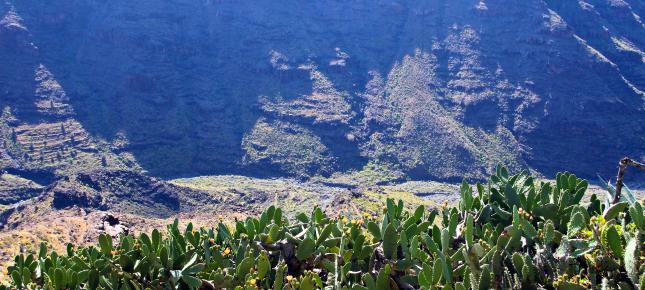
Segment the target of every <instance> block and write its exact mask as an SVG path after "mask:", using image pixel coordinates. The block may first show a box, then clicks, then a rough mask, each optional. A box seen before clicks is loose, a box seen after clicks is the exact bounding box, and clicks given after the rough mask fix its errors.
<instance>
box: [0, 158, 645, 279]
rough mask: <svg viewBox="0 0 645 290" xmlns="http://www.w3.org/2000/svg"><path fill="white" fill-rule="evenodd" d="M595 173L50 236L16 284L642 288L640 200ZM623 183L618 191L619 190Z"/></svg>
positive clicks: (523, 176)
mask: <svg viewBox="0 0 645 290" xmlns="http://www.w3.org/2000/svg"><path fill="white" fill-rule="evenodd" d="M587 185H588V184H587V182H586V181H584V180H582V179H579V178H577V177H576V176H574V175H572V174H569V173H562V174H558V176H557V179H556V182H555V183H554V184H552V183H549V182H541V181H536V180H535V179H534V178H532V177H531V176H529V175H528V173H525V172H523V173H520V174H516V175H512V176H511V175H509V173H508V172H507V170H506V169H505V168H504V167H501V166H499V167H498V168H497V171H496V174H495V175H493V176H492V177H491V178H490V180H489V182H488V183H487V184H477V185H476V186H475V187H474V188H473V187H471V186H470V185H469V184H467V183H466V182H464V183H463V184H462V186H461V190H460V191H461V200H460V202H459V204H458V205H457V206H455V207H448V206H444V207H442V208H437V209H426V208H424V207H423V206H419V207H418V208H416V210H414V211H407V210H404V205H403V202H401V201H398V202H395V201H394V200H392V199H389V200H387V203H386V206H384V208H383V213H382V215H381V216H380V217H378V218H377V217H374V216H373V215H365V216H362V217H360V218H358V219H355V220H353V221H350V220H348V218H347V217H342V216H338V217H330V216H328V215H326V214H325V213H324V212H323V211H322V210H320V209H319V208H316V209H314V210H313V211H312V212H311V213H310V214H299V215H297V216H296V218H295V219H294V220H289V219H287V218H286V217H285V215H283V213H282V211H281V210H280V209H279V208H275V207H270V208H268V209H267V210H266V211H264V212H263V213H262V214H261V215H260V216H259V217H256V218H252V217H249V218H247V219H246V220H244V221H236V222H235V224H234V225H226V224H225V223H221V222H220V223H219V224H218V225H217V226H216V227H213V228H199V229H197V228H194V227H193V226H192V225H191V224H188V225H187V227H185V228H183V229H180V227H179V225H178V222H177V221H175V222H174V223H173V224H171V225H169V226H168V228H167V231H166V233H164V234H162V233H161V232H159V231H158V230H154V231H153V232H152V233H151V234H150V235H148V234H145V233H143V234H140V235H139V236H138V237H134V236H131V235H129V236H123V237H121V238H120V240H119V241H118V243H116V242H114V243H113V241H112V239H111V238H110V237H108V236H106V235H102V236H100V238H99V241H98V246H91V247H86V248H85V247H81V248H76V247H74V246H73V245H69V246H68V249H67V253H65V254H63V255H61V254H58V253H56V252H55V251H48V249H47V247H46V246H45V245H44V244H43V245H42V246H41V248H40V251H39V253H37V254H36V253H34V254H30V255H27V256H24V255H20V256H18V257H16V258H15V264H14V265H13V266H12V267H10V269H9V272H10V274H11V278H12V280H11V281H10V283H11V284H10V285H8V286H4V287H10V288H11V289H259V288H262V289H379V290H381V289H383V290H385V289H457V290H462V289H463V290H465V289H490V288H495V289H511V288H513V289H588V288H598V289H643V288H644V287H645V274H644V270H645V265H644V263H643V262H644V260H645V257H644V254H643V238H644V236H643V233H644V232H645V217H644V215H643V204H642V201H641V202H639V201H636V200H635V199H634V197H633V195H632V194H631V193H630V192H629V191H627V193H626V194H625V195H624V196H622V197H621V198H620V199H619V200H618V202H614V200H615V198H614V197H615V192H613V193H612V187H611V186H608V196H607V197H606V198H605V200H606V201H605V202H604V203H603V202H601V201H600V200H599V199H598V198H597V197H596V196H592V198H591V201H590V202H588V203H587V202H584V203H582V202H581V201H582V199H583V196H584V195H585V192H586V190H587ZM612 194H613V195H612Z"/></svg>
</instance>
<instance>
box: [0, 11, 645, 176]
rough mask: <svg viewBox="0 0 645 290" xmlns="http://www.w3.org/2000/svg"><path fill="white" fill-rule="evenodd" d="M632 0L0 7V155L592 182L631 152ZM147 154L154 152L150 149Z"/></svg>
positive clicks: (179, 171) (638, 53)
mask: <svg viewBox="0 0 645 290" xmlns="http://www.w3.org/2000/svg"><path fill="white" fill-rule="evenodd" d="M644 7H645V6H644V4H642V1H636V0H611V1H610V0H585V1H551V0H527V1H511V0H456V1H455V0H439V1H403V0H401V1H349V2H347V1H332V0H328V1H316V2H303V1H286V2H284V1H283V2H281V3H280V4H276V3H275V1H264V0H263V1H254V3H240V2H239V1H238V2H235V1H217V0H207V1H206V0H205V1H184V0H182V1H162V2H160V1H124V0H118V1H108V2H105V1H94V0H81V1H77V0H74V1H72V0H63V1H57V2H56V3H55V4H54V3H52V2H50V1H41V0H22V1H15V0H5V1H3V2H2V3H0V17H1V19H2V20H0V62H1V63H2V64H3V66H2V69H0V109H2V110H3V115H2V118H1V119H0V128H1V130H0V131H1V132H2V134H1V136H2V137H1V138H2V141H3V142H2V144H1V145H2V147H0V155H1V156H2V161H0V162H2V166H3V167H27V168H51V169H52V170H57V171H60V172H79V171H83V170H86V169H90V168H98V167H109V168H135V169H144V170H147V171H149V172H150V173H151V174H152V175H154V176H162V177H185V176H197V175H212V174H244V175H249V174H254V175H264V176H267V175H268V176H284V175H289V176H304V177H307V176H312V175H317V174H320V175H324V176H328V175H331V174H332V173H334V172H337V171H345V170H350V169H360V168H362V167H364V166H365V164H367V163H369V162H372V163H378V164H381V165H383V166H390V167H396V169H397V170H398V171H399V172H402V173H404V174H405V175H406V176H408V177H411V178H413V179H426V178H432V179H441V180H449V181H455V180H459V179H461V178H462V177H464V176H465V177H472V178H478V179H481V178H483V177H485V176H486V175H487V174H488V173H490V170H491V168H492V167H493V166H494V165H495V164H497V163H498V162H503V163H505V164H508V165H509V166H510V167H512V168H515V169H517V168H530V169H533V170H535V171H537V172H540V173H543V174H545V175H547V176H550V175H553V174H554V173H555V172H556V171H559V170H564V169H567V170H571V171H574V172H576V173H577V174H579V175H581V176H583V177H587V178H593V179H595V175H596V173H601V175H603V176H610V175H613V174H614V172H613V171H614V167H615V160H618V159H619V158H621V157H623V156H625V155H628V156H632V157H634V158H639V159H642V158H645V157H644V156H645V146H644V145H643V144H645V125H644V124H645V122H643V121H642V120H644V119H645V94H644V93H643V91H645V52H644V51H645V26H644V24H643V20H642V19H641V17H642V16H644V13H645V12H644V9H645V8H644ZM161 156H163V157H162V158H160V157H161Z"/></svg>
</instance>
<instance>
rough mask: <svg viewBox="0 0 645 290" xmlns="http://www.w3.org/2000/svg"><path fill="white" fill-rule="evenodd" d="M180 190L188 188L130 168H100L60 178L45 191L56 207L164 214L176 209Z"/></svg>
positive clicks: (151, 214) (179, 202) (177, 208)
mask: <svg viewBox="0 0 645 290" xmlns="http://www.w3.org/2000/svg"><path fill="white" fill-rule="evenodd" d="M183 191H190V190H186V189H183V188H179V187H176V186H174V185H171V184H168V183H166V182H164V181H162V180H159V179H156V178H152V177H148V176H144V175H141V174H139V173H136V172H133V171H123V170H117V171H113V170H99V171H93V172H89V173H79V174H76V175H72V176H68V177H63V178H61V179H59V180H58V181H56V182H54V183H53V184H52V185H50V186H49V187H48V188H47V189H45V194H47V195H51V196H53V201H52V206H53V207H54V208H57V209H62V208H69V207H74V206H76V207H81V208H88V209H96V210H103V211H107V210H116V211H118V212H121V213H136V214H140V215H149V216H156V217H163V216H168V215H171V214H175V213H177V212H179V210H180V209H181V206H182V205H181V201H180V195H182V194H184V192H183ZM188 196H190V194H187V197H188Z"/></svg>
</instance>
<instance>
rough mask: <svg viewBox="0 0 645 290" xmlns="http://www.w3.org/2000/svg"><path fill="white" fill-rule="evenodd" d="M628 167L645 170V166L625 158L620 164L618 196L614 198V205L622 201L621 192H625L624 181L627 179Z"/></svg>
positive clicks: (617, 184)
mask: <svg viewBox="0 0 645 290" xmlns="http://www.w3.org/2000/svg"><path fill="white" fill-rule="evenodd" d="M628 166H632V167H635V168H638V169H641V170H645V164H643V163H640V162H636V161H634V160H631V159H629V158H628V157H625V158H623V159H621V160H620V161H619V162H618V176H617V177H616V195H615V196H614V200H613V203H617V202H618V201H619V200H620V196H621V191H622V190H623V179H624V178H625V171H626V169H627V167H628Z"/></svg>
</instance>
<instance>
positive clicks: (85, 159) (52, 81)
mask: <svg viewBox="0 0 645 290" xmlns="http://www.w3.org/2000/svg"><path fill="white" fill-rule="evenodd" d="M2 8H3V9H4V11H0V13H2V14H4V16H3V18H2V20H0V43H1V45H0V62H1V63H2V64H3V69H2V70H0V80H1V87H2V98H1V100H0V108H1V109H2V113H1V114H0V136H1V137H2V138H1V139H2V144H0V158H1V161H0V164H2V169H6V168H9V169H22V170H51V171H54V172H56V173H59V174H67V173H73V172H80V171H85V170H90V169H94V168H99V167H114V168H119V167H120V168H137V166H136V162H135V161H134V158H133V157H132V156H131V155H129V154H127V153H123V154H119V153H120V152H119V150H118V146H119V144H120V142H121V143H122V142H123V141H122V140H117V139H115V140H114V141H113V142H112V144H108V143H107V142H106V141H103V140H100V139H97V138H95V137H94V136H92V135H90V134H89V133H88V132H87V131H86V130H85V129H84V127H83V125H82V124H81V123H79V121H78V120H77V119H76V112H75V109H74V108H73V106H72V105H71V103H70V96H69V95H68V94H67V92H66V91H65V89H64V88H63V87H62V86H61V84H60V83H59V82H58V80H57V78H56V77H55V76H54V74H53V73H52V72H51V71H50V70H49V69H48V68H47V67H46V66H45V65H44V64H43V62H42V61H43V60H42V57H41V55H40V49H39V48H38V46H37V45H36V44H35V43H34V40H33V37H32V34H31V33H30V31H29V29H28V28H27V26H25V24H24V22H23V19H22V18H21V17H20V16H19V15H18V14H17V12H16V8H15V7H14V6H13V5H11V4H9V3H3V4H2Z"/></svg>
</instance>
